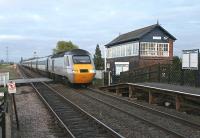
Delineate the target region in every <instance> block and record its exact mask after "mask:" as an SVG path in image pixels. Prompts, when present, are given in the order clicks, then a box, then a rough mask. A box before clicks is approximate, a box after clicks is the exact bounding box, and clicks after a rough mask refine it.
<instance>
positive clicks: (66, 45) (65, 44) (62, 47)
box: [53, 41, 78, 54]
mask: <svg viewBox="0 0 200 138" xmlns="http://www.w3.org/2000/svg"><path fill="white" fill-rule="evenodd" d="M77 48H78V46H77V45H75V44H73V43H72V42H71V41H58V42H57V45H56V48H54V49H53V54H56V53H59V52H63V51H70V50H72V49H77Z"/></svg>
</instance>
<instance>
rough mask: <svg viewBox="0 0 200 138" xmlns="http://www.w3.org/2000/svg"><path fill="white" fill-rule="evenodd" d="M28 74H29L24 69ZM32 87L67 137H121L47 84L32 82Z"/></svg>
mask: <svg viewBox="0 0 200 138" xmlns="http://www.w3.org/2000/svg"><path fill="white" fill-rule="evenodd" d="M25 73H26V74H27V75H28V76H31V75H30V74H28V73H27V72H26V71H25ZM31 85H32V87H33V88H34V89H35V91H36V92H37V93H38V95H39V96H40V97H41V99H42V100H43V101H44V103H45V104H46V105H47V107H48V108H49V109H50V110H51V111H52V112H53V114H54V115H55V116H56V118H57V119H58V120H59V122H60V123H61V124H62V126H63V127H64V128H65V130H66V131H67V134H68V135H67V137H72V138H89V137H91V138H95V137H98V138H106V137H108V138H110V137H116V138H123V136H122V135H120V134H118V133H117V132H115V131H114V130H112V129H111V128H110V127H108V126H107V125H105V124H104V123H102V122H101V121H99V120H97V119H96V118H95V117H93V116H91V115H90V114H88V113H87V112H86V111H84V110H83V109H81V108H80V107H79V106H78V105H76V104H74V103H72V102H71V101H70V100H68V99H67V98H66V97H64V96H62V95H61V94H59V93H57V92H56V90H54V89H53V88H51V87H50V86H49V85H48V84H46V83H44V82H41V83H34V84H33V83H32V84H31Z"/></svg>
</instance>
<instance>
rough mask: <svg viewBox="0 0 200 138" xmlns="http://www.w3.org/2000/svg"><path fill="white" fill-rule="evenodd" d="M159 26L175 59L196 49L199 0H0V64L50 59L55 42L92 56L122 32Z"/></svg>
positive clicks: (199, 29) (199, 31) (199, 45)
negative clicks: (169, 39)
mask: <svg viewBox="0 0 200 138" xmlns="http://www.w3.org/2000/svg"><path fill="white" fill-rule="evenodd" d="M157 19H159V23H160V24H161V25H162V26H163V27H164V28H165V29H166V30H168V31H169V32H170V33H171V34H172V35H174V36H175V37H176V38H177V39H178V40H177V41H176V42H175V43H174V53H175V55H180V53H181V50H183V49H192V48H200V38H199V37H200V1H199V0H192V1H188V0H164V1H157V0H140V1H139V0H137V1H136V0H98V1H97V0H0V60H1V59H4V60H5V59H6V47H7V46H8V49H9V60H10V61H13V60H14V61H19V60H20V58H21V57H24V58H28V57H32V56H33V52H34V51H36V52H37V55H38V56H45V55H50V54H51V53H52V49H53V48H54V47H55V46H56V43H57V41H59V40H71V41H72V42H73V43H75V44H77V45H78V46H79V47H80V48H83V49H86V50H89V51H90V52H91V53H94V50H95V47H96V44H97V43H98V44H100V46H101V48H103V46H104V45H105V44H106V43H108V42H110V41H111V40H112V39H114V38H115V37H116V36H118V35H119V33H120V34H122V33H126V32H129V31H132V30H135V29H138V28H141V27H145V26H148V25H152V24H155V23H156V22H157Z"/></svg>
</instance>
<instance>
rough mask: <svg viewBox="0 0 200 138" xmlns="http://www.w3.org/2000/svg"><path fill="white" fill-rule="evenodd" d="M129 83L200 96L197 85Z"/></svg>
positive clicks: (199, 89)
mask: <svg viewBox="0 0 200 138" xmlns="http://www.w3.org/2000/svg"><path fill="white" fill-rule="evenodd" d="M128 84H130V85H134V86H140V87H145V88H150V89H156V90H161V91H167V92H172V93H178V94H184V95H190V96H197V97H200V88H195V87H187V86H180V85H172V84H165V83H128Z"/></svg>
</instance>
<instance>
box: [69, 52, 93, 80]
mask: <svg viewBox="0 0 200 138" xmlns="http://www.w3.org/2000/svg"><path fill="white" fill-rule="evenodd" d="M73 62H74V64H73V76H74V83H77V84H89V83H91V82H92V80H93V78H94V76H95V74H96V70H95V67H94V63H93V61H92V58H91V56H89V55H81V56H73Z"/></svg>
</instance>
